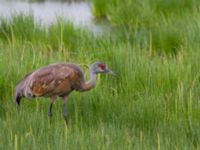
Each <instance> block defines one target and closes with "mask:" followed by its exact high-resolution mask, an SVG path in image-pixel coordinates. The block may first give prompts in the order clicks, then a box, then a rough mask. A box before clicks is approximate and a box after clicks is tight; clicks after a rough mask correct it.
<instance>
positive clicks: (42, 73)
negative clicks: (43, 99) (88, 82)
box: [30, 67, 73, 97]
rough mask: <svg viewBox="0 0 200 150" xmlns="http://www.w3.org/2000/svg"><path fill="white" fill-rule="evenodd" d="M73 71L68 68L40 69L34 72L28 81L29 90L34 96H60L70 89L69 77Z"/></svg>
mask: <svg viewBox="0 0 200 150" xmlns="http://www.w3.org/2000/svg"><path fill="white" fill-rule="evenodd" d="M72 74H73V71H72V70H71V69H70V68H68V67H58V68H55V67H51V68H50V67H49V68H42V69H41V70H38V71H36V72H34V74H33V75H32V78H31V79H30V80H31V81H30V83H31V84H30V89H31V91H32V94H33V95H34V96H37V97H38V96H51V95H54V94H55V95H60V94H62V93H64V92H66V90H69V89H67V87H70V86H71V85H70V75H72Z"/></svg>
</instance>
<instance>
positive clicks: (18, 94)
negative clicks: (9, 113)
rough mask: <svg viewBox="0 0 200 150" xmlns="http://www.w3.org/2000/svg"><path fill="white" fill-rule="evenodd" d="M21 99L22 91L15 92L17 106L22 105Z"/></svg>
mask: <svg viewBox="0 0 200 150" xmlns="http://www.w3.org/2000/svg"><path fill="white" fill-rule="evenodd" d="M20 99H21V96H20V93H18V92H15V97H14V104H15V107H17V106H19V105H20Z"/></svg>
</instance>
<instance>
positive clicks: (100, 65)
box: [98, 64, 106, 70]
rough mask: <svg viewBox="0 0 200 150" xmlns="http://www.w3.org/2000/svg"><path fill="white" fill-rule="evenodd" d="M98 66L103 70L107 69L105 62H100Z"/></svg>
mask: <svg viewBox="0 0 200 150" xmlns="http://www.w3.org/2000/svg"><path fill="white" fill-rule="evenodd" d="M98 67H99V68H101V69H102V70H105V68H106V66H105V65H104V64H98Z"/></svg>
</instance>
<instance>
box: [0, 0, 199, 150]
mask: <svg viewBox="0 0 200 150" xmlns="http://www.w3.org/2000/svg"><path fill="white" fill-rule="evenodd" d="M89 3H90V7H91V12H92V14H93V15H94V17H95V20H100V19H106V20H107V21H108V22H109V25H110V26H111V30H109V32H104V33H103V34H98V35H96V34H94V33H93V32H91V31H88V30H87V29H85V28H82V27H80V26H75V25H74V24H73V23H71V22H69V21H66V20H63V19H58V20H57V21H56V22H54V23H51V24H49V26H48V27H46V26H43V25H41V24H40V23H37V22H35V19H34V17H33V15H31V14H28V15H27V14H16V15H13V16H12V17H11V19H9V20H7V19H6V18H5V17H1V19H0V70H1V73H0V128H1V132H0V149H35V150H38V149H70V150H71V149H115V150H116V149H180V150H183V149H199V146H200V101H199V100H200V63H199V60H200V51H199V44H200V42H199V41H200V37H199V36H200V19H199V18H200V13H199V8H200V7H199V6H200V5H199V4H200V3H199V1H197V0H192V1H191V0H176V1H173V0H168V1H165V0H143V1H139V0H135V1H132V0H126V1H121V0H110V1H106V0H101V1H99V0H91V1H90V2H89ZM97 22H98V21H97ZM96 60H101V61H103V62H105V63H106V64H107V65H108V66H109V67H110V68H112V70H114V71H115V72H116V73H117V74H118V77H117V78H111V77H110V76H99V77H98V84H97V87H96V88H95V89H93V90H92V91H90V92H87V93H77V92H74V93H73V94H71V95H70V97H69V101H68V111H69V124H70V126H69V127H68V128H66V126H65V124H64V121H63V118H62V115H61V114H62V109H61V108H62V103H61V100H58V101H57V102H56V103H55V108H54V116H53V118H52V119H51V120H49V118H48V116H47V110H48V105H49V101H48V100H46V99H44V98H38V99H36V100H30V101H27V100H25V99H24V100H22V104H21V107H20V109H19V110H18V111H15V110H14V104H13V92H14V87H15V85H16V83H17V81H18V80H19V79H20V78H22V77H23V75H25V74H26V73H28V72H30V71H32V70H34V69H37V68H39V67H41V66H44V65H47V64H50V63H55V62H72V63H76V64H78V65H79V66H80V67H82V69H83V70H84V72H85V75H86V76H88V66H89V65H90V64H91V63H92V62H94V61H96Z"/></svg>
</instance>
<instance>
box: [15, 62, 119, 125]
mask: <svg viewBox="0 0 200 150" xmlns="http://www.w3.org/2000/svg"><path fill="white" fill-rule="evenodd" d="M98 73H105V74H112V75H115V74H114V73H113V72H112V71H111V70H110V69H108V68H107V67H106V65H105V64H103V63H101V62H95V63H93V64H92V65H91V66H90V70H89V74H90V80H88V81H86V80H85V78H84V75H83V72H82V70H81V69H80V68H79V67H78V66H77V65H75V64H64V63H63V64H50V65H48V66H45V67H42V68H40V69H38V70H36V71H33V72H31V73H29V74H27V75H25V76H24V78H23V79H22V80H20V81H19V82H18V84H17V85H16V88H15V94H14V102H15V106H16V107H17V106H18V105H20V99H21V98H22V97H26V98H33V97H50V105H49V110H48V115H49V117H50V116H52V106H53V103H54V101H55V100H56V98H57V97H61V98H62V100H63V117H64V119H65V122H66V124H67V122H68V119H67V107H66V102H67V96H68V95H69V94H70V93H71V92H72V91H73V90H76V91H80V92H84V91H88V90H90V89H92V88H94V87H95V85H96V74H98Z"/></svg>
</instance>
